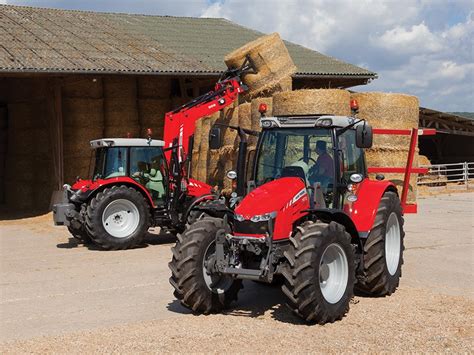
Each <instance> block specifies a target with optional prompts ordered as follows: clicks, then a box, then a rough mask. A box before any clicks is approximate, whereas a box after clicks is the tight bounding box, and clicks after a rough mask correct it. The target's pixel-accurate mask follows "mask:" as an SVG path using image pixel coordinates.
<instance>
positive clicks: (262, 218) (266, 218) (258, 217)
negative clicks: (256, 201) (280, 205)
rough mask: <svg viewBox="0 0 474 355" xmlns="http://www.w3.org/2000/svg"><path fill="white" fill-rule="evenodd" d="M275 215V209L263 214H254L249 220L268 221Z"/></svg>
mask: <svg viewBox="0 0 474 355" xmlns="http://www.w3.org/2000/svg"><path fill="white" fill-rule="evenodd" d="M275 217H276V211H274V212H270V213H265V214H259V215H255V216H253V217H252V218H250V220H251V221H252V222H265V221H269V220H271V219H272V218H275Z"/></svg>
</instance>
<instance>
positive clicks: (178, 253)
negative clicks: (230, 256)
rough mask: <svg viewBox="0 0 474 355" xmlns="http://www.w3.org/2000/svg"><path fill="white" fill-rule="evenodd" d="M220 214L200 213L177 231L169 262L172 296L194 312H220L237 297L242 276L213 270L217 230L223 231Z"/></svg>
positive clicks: (218, 231) (223, 225)
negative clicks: (199, 215) (206, 215)
mask: <svg viewBox="0 0 474 355" xmlns="http://www.w3.org/2000/svg"><path fill="white" fill-rule="evenodd" d="M225 227H226V226H225V224H224V221H223V220H222V219H220V218H212V217H203V218H202V219H199V220H197V221H196V222H195V223H193V224H192V225H188V226H187V227H186V230H185V231H184V233H183V234H179V235H178V237H177V238H178V240H177V242H176V245H175V246H174V247H173V248H172V249H171V250H172V252H173V258H172V260H171V262H170V263H169V264H168V266H169V268H170V270H171V277H170V280H169V281H170V283H171V285H172V286H173V288H174V290H175V291H174V295H175V297H176V298H177V299H178V300H180V301H181V303H182V304H183V305H184V306H185V307H187V308H190V309H192V310H193V311H194V312H196V313H204V314H209V313H215V312H220V311H222V310H223V309H225V308H228V307H229V306H230V303H231V302H232V301H234V300H237V294H238V292H239V290H240V289H241V288H242V280H238V279H234V278H232V277H231V276H227V275H222V274H219V273H217V272H212V271H211V270H212V264H213V263H215V255H214V251H215V240H216V234H217V233H222V232H225V230H226V228H225Z"/></svg>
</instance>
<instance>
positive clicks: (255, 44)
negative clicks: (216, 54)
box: [224, 33, 296, 95]
mask: <svg viewBox="0 0 474 355" xmlns="http://www.w3.org/2000/svg"><path fill="white" fill-rule="evenodd" d="M246 55H249V56H250V57H251V58H252V60H253V61H254V63H255V66H256V68H257V70H258V73H257V74H246V75H244V77H243V78H242V80H243V81H244V83H245V84H247V86H248V87H249V93H251V94H252V95H257V94H258V93H260V92H264V91H269V90H272V89H273V88H274V87H275V86H278V85H279V83H280V82H281V81H282V80H283V79H286V78H287V77H289V76H291V75H293V74H294V73H296V66H295V64H294V63H293V60H292V59H291V57H290V54H289V53H288V49H287V48H286V46H285V44H284V43H283V41H282V40H281V38H280V36H279V35H278V33H273V34H270V35H267V36H263V37H260V38H258V39H256V40H255V41H252V42H249V43H247V44H245V45H244V46H242V47H240V48H238V49H236V50H234V51H233V52H231V53H229V54H228V55H226V56H225V58H224V62H225V64H226V65H227V67H228V68H238V67H240V66H241V65H242V63H243V62H244V61H245V57H246Z"/></svg>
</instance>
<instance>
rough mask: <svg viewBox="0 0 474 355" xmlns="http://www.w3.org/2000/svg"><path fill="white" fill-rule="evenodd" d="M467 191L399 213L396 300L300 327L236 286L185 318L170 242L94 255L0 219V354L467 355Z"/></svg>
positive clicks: (268, 300) (472, 305) (48, 230)
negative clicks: (223, 304)
mask: <svg viewBox="0 0 474 355" xmlns="http://www.w3.org/2000/svg"><path fill="white" fill-rule="evenodd" d="M473 211H474V193H460V194H452V195H443V196H437V197H429V198H425V199H421V200H420V205H419V214H417V215H408V216H406V232H407V237H406V243H405V244H406V247H407V248H406V251H405V265H404V268H403V271H404V275H403V278H402V280H401V286H400V288H399V289H398V290H397V292H396V293H395V294H393V295H392V296H390V297H385V298H367V297H355V298H354V300H353V302H352V304H351V309H350V311H349V313H348V314H347V316H346V317H345V318H344V319H343V320H342V321H339V322H336V323H334V324H327V325H324V326H308V325H305V324H303V323H301V321H300V319H299V318H297V317H295V316H293V315H292V314H291V312H289V310H288V309H287V308H286V307H285V306H284V305H283V304H284V301H285V299H284V296H283V295H282V293H281V292H280V291H279V288H278V287H272V286H264V285H258V284H255V283H252V282H246V283H245V289H244V290H242V293H241V294H240V295H239V296H240V297H239V302H238V303H237V304H236V305H235V307H234V308H233V309H232V310H230V311H228V312H227V313H226V314H219V315H210V316H194V315H192V314H190V313H189V311H187V310H186V309H184V308H183V307H182V306H180V305H179V303H178V302H177V301H176V300H175V299H174V298H173V296H172V291H171V287H170V286H169V284H168V282H167V278H168V277H169V270H168V269H167V267H166V263H167V261H168V260H169V258H170V255H169V254H170V251H169V247H170V246H171V242H172V240H170V238H169V237H168V238H167V239H162V237H158V238H161V239H157V237H153V236H150V238H149V239H148V242H149V245H148V247H144V248H138V249H134V250H128V251H121V252H102V251H97V250H94V248H92V249H88V248H85V247H78V246H77V245H75V244H74V242H71V241H68V237H67V233H66V232H65V231H64V229H58V228H53V227H51V225H50V218H51V217H50V216H42V217H37V218H33V219H27V220H21V221H18V220H16V221H15V220H10V221H0V243H1V244H0V262H1V264H0V265H1V267H0V318H1V323H0V353H2V354H4V353H66V352H67V353H92V352H106V353H110V352H116V353H118V352H119V353H132V352H133V353H136V352H141V353H157V352H160V353H176V352H178V353H188V352H192V353H196V352H200V353H204V352H206V353H207V352H212V353H215V352H220V353H222V352H229V351H232V352H239V353H249V352H250V353H257V352H258V353H260V352H267V353H270V352H272V353H274V352H278V353H290V352H291V353H293V352H299V353H302V352H364V353H366V352H400V351H410V352H421V351H422V352H456V353H460V352H462V353H471V352H472V348H473V340H474V330H473V319H474V317H473V313H474V301H473V300H474V280H473V278H474V276H473V262H474V254H473V253H474V249H473V247H472V245H473V238H474V233H473V231H474V215H473Z"/></svg>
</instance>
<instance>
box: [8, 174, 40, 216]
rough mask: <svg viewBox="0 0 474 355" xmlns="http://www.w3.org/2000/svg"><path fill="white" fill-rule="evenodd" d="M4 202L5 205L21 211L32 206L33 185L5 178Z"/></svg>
mask: <svg viewBox="0 0 474 355" xmlns="http://www.w3.org/2000/svg"><path fill="white" fill-rule="evenodd" d="M4 184H5V202H6V205H7V206H8V207H9V208H11V209H13V210H15V211H22V210H26V209H31V208H33V206H34V202H33V199H32V198H31V197H32V196H33V193H34V186H33V184H31V182H30V183H24V182H22V181H18V180H13V181H11V180H5V182H4Z"/></svg>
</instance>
